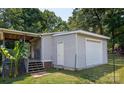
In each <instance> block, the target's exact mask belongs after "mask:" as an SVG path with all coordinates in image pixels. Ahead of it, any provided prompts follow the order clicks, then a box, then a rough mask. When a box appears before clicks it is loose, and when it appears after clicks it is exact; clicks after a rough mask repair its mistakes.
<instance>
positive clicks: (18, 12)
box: [0, 8, 68, 33]
mask: <svg viewBox="0 0 124 93" xmlns="http://www.w3.org/2000/svg"><path fill="white" fill-rule="evenodd" d="M0 27H2V28H9V29H16V30H21V31H29V32H35V33H36V32H53V31H63V30H67V29H68V28H67V25H66V22H65V21H63V20H62V19H61V18H60V17H58V16H56V15H55V13H54V12H51V11H48V10H44V11H43V12H42V11H40V10H39V9H36V8H10V9H0Z"/></svg>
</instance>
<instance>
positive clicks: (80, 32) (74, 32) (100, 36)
mask: <svg viewBox="0 0 124 93" xmlns="http://www.w3.org/2000/svg"><path fill="white" fill-rule="evenodd" d="M68 34H82V35H89V36H93V37H99V38H103V39H110V38H109V37H107V36H103V35H99V34H95V33H91V32H87V31H83V30H77V31H70V32H61V33H57V34H53V36H60V35H68Z"/></svg>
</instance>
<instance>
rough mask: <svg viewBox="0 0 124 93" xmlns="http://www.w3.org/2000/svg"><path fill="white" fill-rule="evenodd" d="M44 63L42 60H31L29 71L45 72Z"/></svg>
mask: <svg viewBox="0 0 124 93" xmlns="http://www.w3.org/2000/svg"><path fill="white" fill-rule="evenodd" d="M43 71H44V68H43V63H42V62H33V61H32V62H29V65H28V72H29V73H37V72H43Z"/></svg>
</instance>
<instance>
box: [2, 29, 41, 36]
mask: <svg viewBox="0 0 124 93" xmlns="http://www.w3.org/2000/svg"><path fill="white" fill-rule="evenodd" d="M0 31H2V32H3V33H8V34H17V35H25V36H32V37H40V35H39V34H36V33H31V32H24V31H18V30H10V29H5V28H0Z"/></svg>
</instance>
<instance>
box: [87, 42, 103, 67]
mask: <svg viewBox="0 0 124 93" xmlns="http://www.w3.org/2000/svg"><path fill="white" fill-rule="evenodd" d="M86 64H87V66H92V65H98V64H102V43H101V42H93V41H88V40H87V41H86Z"/></svg>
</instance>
